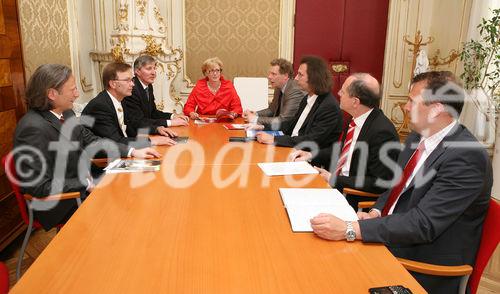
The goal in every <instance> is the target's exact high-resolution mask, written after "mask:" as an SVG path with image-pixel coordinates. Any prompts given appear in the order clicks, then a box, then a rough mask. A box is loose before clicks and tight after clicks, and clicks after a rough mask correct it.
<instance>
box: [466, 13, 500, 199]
mask: <svg viewBox="0 0 500 294" xmlns="http://www.w3.org/2000/svg"><path fill="white" fill-rule="evenodd" d="M477 28H478V30H479V39H478V40H470V41H468V42H466V43H464V48H463V51H462V52H461V53H460V60H461V61H462V62H463V66H464V72H463V73H462V74H461V75H460V77H461V78H462V80H463V82H464V87H465V89H466V90H468V92H469V97H470V98H471V100H472V101H473V102H474V104H475V105H476V106H477V109H478V111H480V112H482V113H484V114H485V117H486V121H487V122H488V121H489V123H488V125H490V126H492V127H493V128H494V130H495V139H494V141H495V145H494V148H495V151H494V153H493V162H492V164H493V171H494V172H493V176H494V183H493V190H492V196H493V197H495V198H497V199H500V129H499V128H498V114H499V113H500V9H494V10H492V16H491V18H489V19H484V18H483V19H482V20H481V23H480V24H479V25H478V26H477ZM490 142H491V141H490Z"/></svg>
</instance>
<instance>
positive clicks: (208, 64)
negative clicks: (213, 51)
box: [201, 57, 224, 76]
mask: <svg viewBox="0 0 500 294" xmlns="http://www.w3.org/2000/svg"><path fill="white" fill-rule="evenodd" d="M215 65H218V66H219V67H220V69H222V67H223V66H224V65H223V64H222V61H221V60H220V59H219V57H212V58H209V59H207V60H205V61H203V64H202V65H201V72H202V73H203V75H205V76H206V75H207V71H208V69H209V68H210V67H213V66H215Z"/></svg>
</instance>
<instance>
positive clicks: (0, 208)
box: [0, 0, 25, 250]
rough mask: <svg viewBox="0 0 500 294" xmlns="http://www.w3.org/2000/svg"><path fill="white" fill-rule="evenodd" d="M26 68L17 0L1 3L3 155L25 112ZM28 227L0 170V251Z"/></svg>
mask: <svg viewBox="0 0 500 294" xmlns="http://www.w3.org/2000/svg"><path fill="white" fill-rule="evenodd" d="M24 89H25V79H24V66H23V59H22V49H21V38H20V34H19V21H18V16H17V3H16V1H15V0H3V1H0V156H4V155H5V154H7V153H8V152H9V151H10V150H12V143H13V135H14V130H15V126H16V122H17V120H18V119H19V118H20V117H21V116H22V115H23V114H24V113H25V107H24V103H23V99H24V92H25V90H24ZM24 228H25V226H24V224H23V221H22V219H21V216H20V213H19V208H18V207H17V202H16V198H15V196H14V194H13V193H12V189H11V188H10V186H9V182H8V179H7V176H6V174H5V171H4V170H3V167H2V168H0V250H2V249H3V248H5V246H7V245H8V244H9V243H10V242H11V241H12V240H13V239H15V238H16V237H17V236H18V235H19V234H20V233H21V232H22V231H23V229H24Z"/></svg>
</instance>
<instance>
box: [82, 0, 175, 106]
mask: <svg viewBox="0 0 500 294" xmlns="http://www.w3.org/2000/svg"><path fill="white" fill-rule="evenodd" d="M94 19H95V20H94V23H95V26H96V28H95V34H96V38H95V40H96V50H95V51H92V52H90V56H91V58H92V62H93V68H94V74H95V76H96V80H101V72H102V68H103V67H104V66H105V65H106V64H107V63H110V62H113V61H120V62H126V63H129V64H131V65H132V64H133V62H134V60H135V59H136V58H137V57H139V56H140V55H143V54H148V55H151V56H153V57H155V58H156V60H157V62H158V66H157V78H156V81H155V83H154V91H155V97H157V99H156V103H157V107H158V109H160V110H163V111H168V112H180V111H182V107H183V105H182V102H181V98H180V97H179V96H177V94H176V92H175V90H174V88H173V86H172V82H173V80H174V79H175V77H176V76H177V74H178V73H179V72H180V68H181V66H182V59H183V52H182V50H181V49H179V48H172V46H169V45H168V40H167V30H166V25H165V22H164V18H163V16H162V15H161V14H160V11H159V9H158V7H157V6H156V4H155V2H154V1H153V0H114V1H103V0H94ZM101 87H102V86H101Z"/></svg>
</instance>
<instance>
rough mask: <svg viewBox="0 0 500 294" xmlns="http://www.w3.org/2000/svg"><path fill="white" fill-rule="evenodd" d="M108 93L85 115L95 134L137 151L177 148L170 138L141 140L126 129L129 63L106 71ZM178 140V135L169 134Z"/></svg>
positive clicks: (110, 66) (87, 108) (130, 83)
mask: <svg viewBox="0 0 500 294" xmlns="http://www.w3.org/2000/svg"><path fill="white" fill-rule="evenodd" d="M102 81H103V86H104V89H105V90H103V91H102V92H101V93H99V94H98V95H97V96H96V97H95V98H94V99H92V100H90V102H89V103H88V104H87V106H85V108H84V109H83V111H82V118H81V119H82V121H83V122H89V119H94V120H95V121H94V123H93V124H91V123H90V122H89V123H88V125H92V127H91V130H92V132H93V133H94V134H96V135H98V136H101V137H105V138H109V139H111V140H113V141H115V142H119V143H122V144H127V145H128V144H130V145H131V146H133V147H136V148H142V147H147V146H150V145H174V144H175V141H174V140H172V139H171V138H169V137H166V136H155V137H151V139H148V138H147V137H137V138H136V135H137V132H136V131H135V129H134V128H133V127H130V126H129V125H126V124H125V122H126V121H128V120H127V117H128V116H130V115H131V114H130V113H129V112H127V110H126V109H124V108H123V107H122V101H123V99H124V98H125V97H126V96H130V95H131V93H132V87H133V86H134V82H133V80H132V71H131V66H130V65H129V64H126V63H109V64H107V65H106V66H105V67H104V69H103V71H102ZM169 135H170V136H175V135H176V134H175V133H174V132H171V133H170V134H169Z"/></svg>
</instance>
